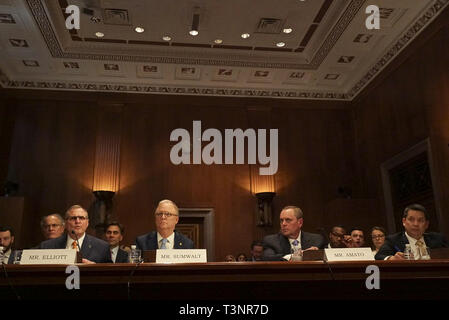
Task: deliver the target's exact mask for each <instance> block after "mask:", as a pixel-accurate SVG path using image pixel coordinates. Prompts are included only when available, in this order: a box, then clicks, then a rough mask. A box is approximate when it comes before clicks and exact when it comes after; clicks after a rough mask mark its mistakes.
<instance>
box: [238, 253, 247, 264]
mask: <svg viewBox="0 0 449 320" xmlns="http://www.w3.org/2000/svg"><path fill="white" fill-rule="evenodd" d="M237 261H240V262H243V261H248V258H247V257H246V254H244V253H239V254H238V255H237Z"/></svg>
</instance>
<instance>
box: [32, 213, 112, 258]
mask: <svg viewBox="0 0 449 320" xmlns="http://www.w3.org/2000/svg"><path fill="white" fill-rule="evenodd" d="M88 226H89V216H88V214H87V211H86V210H85V209H84V208H83V207H81V206H79V205H74V206H71V207H70V208H69V209H68V210H67V212H66V213H65V228H66V232H67V233H64V234H63V235H62V236H60V237H59V238H55V239H49V240H46V241H44V242H41V244H40V245H39V247H38V249H75V250H77V251H80V252H81V255H82V257H83V263H108V262H109V263H110V262H112V260H111V253H110V251H109V244H108V243H107V242H106V241H103V240H101V239H98V238H95V237H93V236H91V235H88V234H87V233H86V230H87V227H88ZM78 245H79V246H78ZM80 249H81V250H80Z"/></svg>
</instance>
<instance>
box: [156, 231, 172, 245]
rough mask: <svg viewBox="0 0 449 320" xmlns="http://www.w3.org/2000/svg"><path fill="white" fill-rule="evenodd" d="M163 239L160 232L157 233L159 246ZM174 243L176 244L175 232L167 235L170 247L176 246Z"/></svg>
mask: <svg viewBox="0 0 449 320" xmlns="http://www.w3.org/2000/svg"><path fill="white" fill-rule="evenodd" d="M162 239H164V238H163V237H162V236H161V235H160V234H159V232H158V233H157V245H158V247H159V246H160V243H161V240H162ZM174 245H175V233H174V232H172V234H171V235H169V236H168V237H167V246H168V247H169V248H174Z"/></svg>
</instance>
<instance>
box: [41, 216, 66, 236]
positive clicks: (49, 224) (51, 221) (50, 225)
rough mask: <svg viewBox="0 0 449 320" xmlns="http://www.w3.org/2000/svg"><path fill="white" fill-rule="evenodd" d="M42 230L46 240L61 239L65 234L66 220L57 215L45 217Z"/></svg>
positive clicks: (42, 221)
mask: <svg viewBox="0 0 449 320" xmlns="http://www.w3.org/2000/svg"><path fill="white" fill-rule="evenodd" d="M41 229H42V234H43V235H44V238H45V239H46V240H48V239H55V238H59V237H60V236H62V234H63V233H64V219H63V218H62V217H61V216H60V215H59V214H57V213H52V214H49V215H48V216H43V217H42V219H41Z"/></svg>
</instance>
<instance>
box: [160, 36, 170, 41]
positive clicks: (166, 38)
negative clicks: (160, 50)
mask: <svg viewBox="0 0 449 320" xmlns="http://www.w3.org/2000/svg"><path fill="white" fill-rule="evenodd" d="M162 40H164V41H170V40H171V37H170V36H163V37H162Z"/></svg>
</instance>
